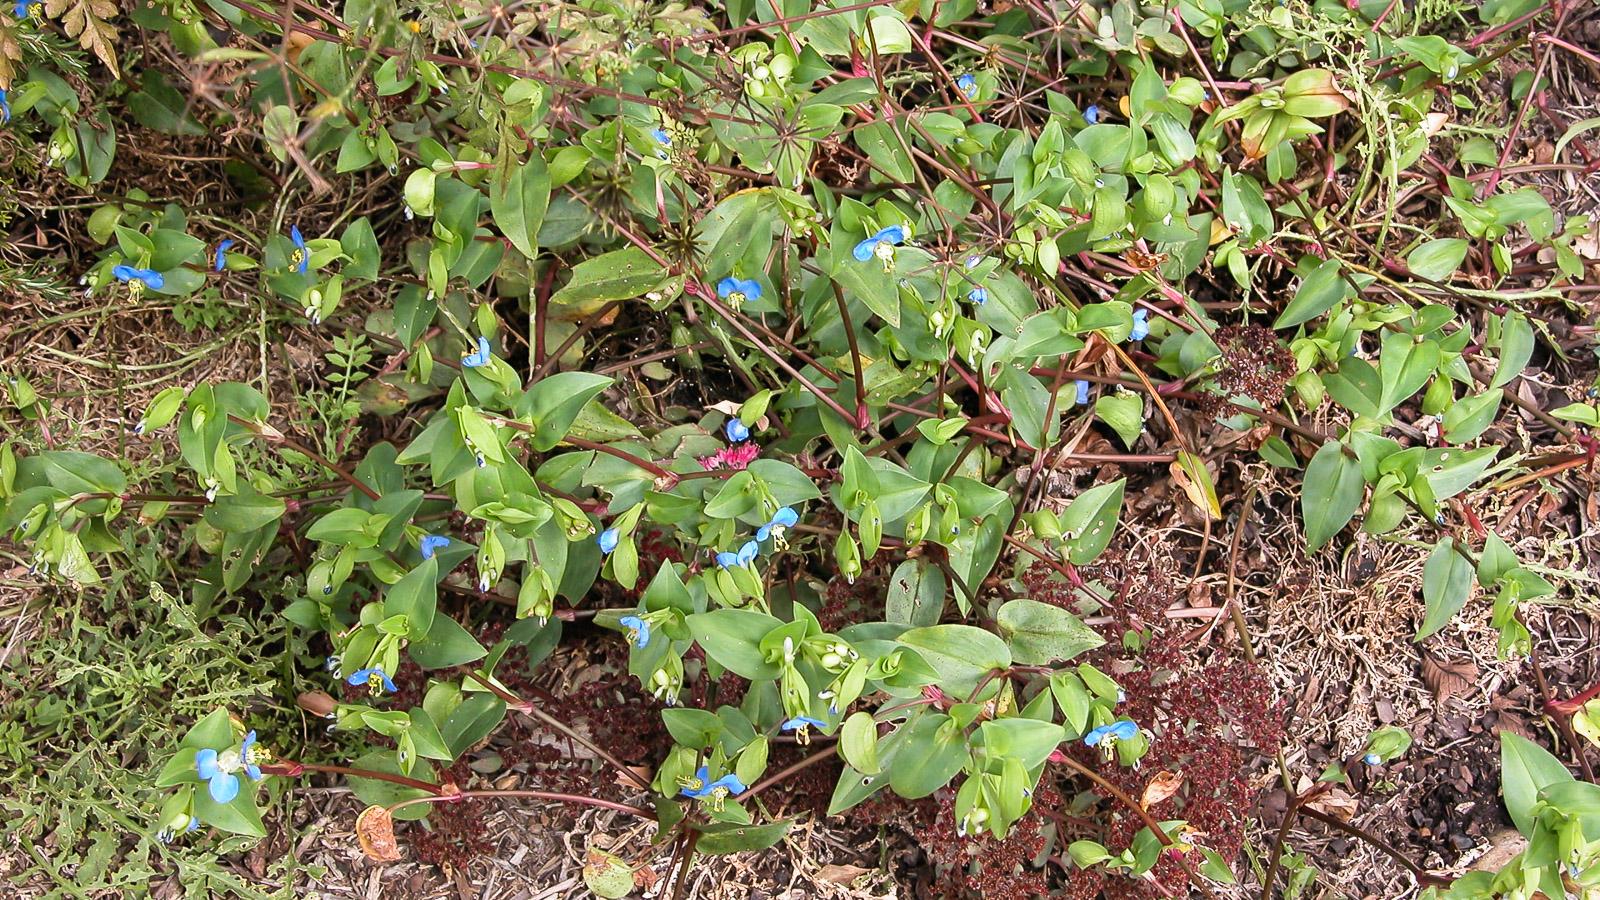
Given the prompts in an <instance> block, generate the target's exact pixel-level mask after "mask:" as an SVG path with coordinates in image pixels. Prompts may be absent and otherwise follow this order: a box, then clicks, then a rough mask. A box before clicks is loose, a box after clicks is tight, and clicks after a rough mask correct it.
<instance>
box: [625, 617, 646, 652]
mask: <svg viewBox="0 0 1600 900" xmlns="http://www.w3.org/2000/svg"><path fill="white" fill-rule="evenodd" d="M617 622H618V623H619V624H621V625H622V627H624V628H631V629H633V631H634V633H635V634H636V635H637V637H635V638H634V639H633V645H634V646H635V647H638V648H640V649H643V648H645V647H647V646H649V644H650V623H649V622H646V621H645V620H643V619H641V618H639V617H638V616H623V617H622V618H621V619H618V620H617Z"/></svg>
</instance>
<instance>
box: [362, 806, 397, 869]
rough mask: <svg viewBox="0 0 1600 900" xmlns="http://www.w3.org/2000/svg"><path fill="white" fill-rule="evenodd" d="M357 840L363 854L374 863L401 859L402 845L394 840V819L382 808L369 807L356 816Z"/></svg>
mask: <svg viewBox="0 0 1600 900" xmlns="http://www.w3.org/2000/svg"><path fill="white" fill-rule="evenodd" d="M356 840H357V841H360V842H361V852H362V853H365V854H366V855H367V859H370V860H372V861H373V862H394V861H396V860H398V859H399V858H400V845H399V844H397V843H396V842H395V839H394V817H393V816H391V815H390V814H389V810H388V809H386V808H385V807H382V806H369V807H367V808H366V809H364V810H362V811H361V815H359V816H356Z"/></svg>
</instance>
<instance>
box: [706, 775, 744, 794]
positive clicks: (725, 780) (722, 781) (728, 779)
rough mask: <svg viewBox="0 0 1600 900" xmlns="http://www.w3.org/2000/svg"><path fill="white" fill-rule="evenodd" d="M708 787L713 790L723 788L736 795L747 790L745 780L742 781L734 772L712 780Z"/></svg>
mask: <svg viewBox="0 0 1600 900" xmlns="http://www.w3.org/2000/svg"><path fill="white" fill-rule="evenodd" d="M708 787H709V789H711V790H715V789H716V788H723V789H724V790H726V791H727V792H728V793H730V794H732V795H733V796H735V797H737V796H739V795H740V794H742V793H744V791H745V788H744V782H742V781H740V780H739V776H737V775H735V774H733V773H732V772H729V773H728V774H726V775H724V776H722V777H721V778H718V779H717V780H716V781H713V782H711V784H710V785H709V786H708Z"/></svg>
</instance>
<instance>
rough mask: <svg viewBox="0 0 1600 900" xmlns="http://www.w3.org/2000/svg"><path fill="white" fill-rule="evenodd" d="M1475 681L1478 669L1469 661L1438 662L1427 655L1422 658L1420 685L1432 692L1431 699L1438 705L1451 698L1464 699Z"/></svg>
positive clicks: (1470, 691)
mask: <svg viewBox="0 0 1600 900" xmlns="http://www.w3.org/2000/svg"><path fill="white" fill-rule="evenodd" d="M1477 680H1478V667H1477V666H1476V665H1474V664H1473V662H1472V660H1470V659H1467V660H1462V661H1460V662H1439V661H1438V660H1436V659H1434V658H1433V657H1432V656H1429V655H1427V654H1423V656H1422V683H1423V684H1426V685H1427V686H1428V690H1430V691H1432V692H1433V699H1434V700H1435V701H1437V702H1438V703H1439V704H1440V705H1443V704H1444V703H1446V702H1448V701H1449V700H1450V698H1451V697H1465V696H1466V695H1468V694H1470V693H1472V686H1473V684H1474V683H1476V682H1477Z"/></svg>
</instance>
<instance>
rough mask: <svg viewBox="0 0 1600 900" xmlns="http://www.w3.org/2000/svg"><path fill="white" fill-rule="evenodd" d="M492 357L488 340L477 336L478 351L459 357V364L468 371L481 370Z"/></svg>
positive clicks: (492, 353)
mask: <svg viewBox="0 0 1600 900" xmlns="http://www.w3.org/2000/svg"><path fill="white" fill-rule="evenodd" d="M493 355H494V351H493V349H492V348H491V347H490V346H489V339H488V338H486V337H484V336H483V335H481V334H480V335H478V349H477V350H476V351H474V352H472V353H468V354H467V355H466V356H463V357H461V364H462V365H463V366H466V367H467V368H469V369H477V368H481V367H483V366H487V365H488V364H489V358H490V357H491V356H493Z"/></svg>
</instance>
